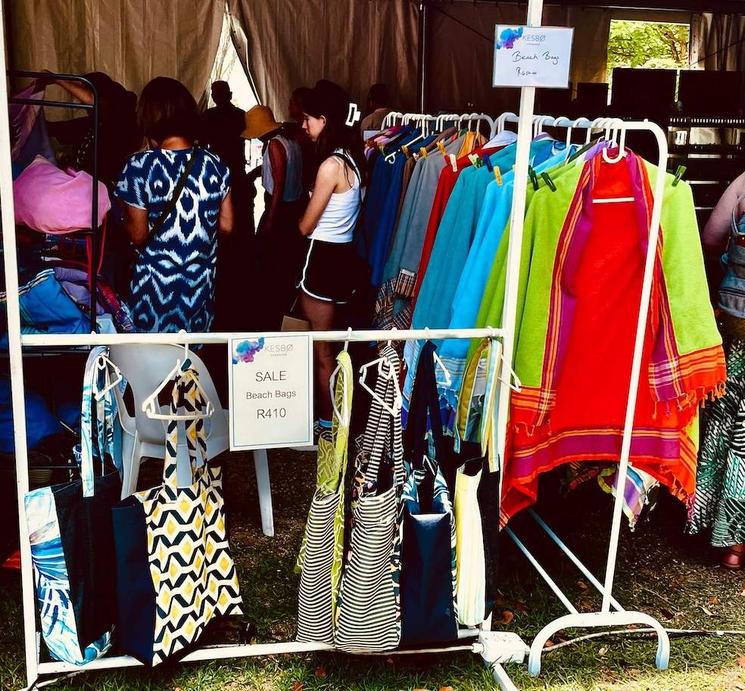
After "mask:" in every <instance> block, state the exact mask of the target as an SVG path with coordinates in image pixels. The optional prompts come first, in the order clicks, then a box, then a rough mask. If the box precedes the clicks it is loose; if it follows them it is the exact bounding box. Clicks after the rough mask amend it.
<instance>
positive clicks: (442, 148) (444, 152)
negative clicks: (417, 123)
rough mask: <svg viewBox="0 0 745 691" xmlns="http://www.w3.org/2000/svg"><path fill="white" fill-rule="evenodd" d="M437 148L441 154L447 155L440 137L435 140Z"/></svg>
mask: <svg viewBox="0 0 745 691" xmlns="http://www.w3.org/2000/svg"><path fill="white" fill-rule="evenodd" d="M437 149H438V150H439V152H440V153H441V154H442V155H443V156H447V152H446V151H445V145H444V144H443V143H442V139H438V140H437Z"/></svg>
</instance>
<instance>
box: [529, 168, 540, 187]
mask: <svg viewBox="0 0 745 691" xmlns="http://www.w3.org/2000/svg"><path fill="white" fill-rule="evenodd" d="M528 175H529V176H530V181H531V182H532V183H533V189H534V190H537V189H538V175H536V172H535V170H534V169H533V166H528Z"/></svg>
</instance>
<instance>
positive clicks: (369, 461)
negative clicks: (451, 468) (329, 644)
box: [336, 346, 404, 652]
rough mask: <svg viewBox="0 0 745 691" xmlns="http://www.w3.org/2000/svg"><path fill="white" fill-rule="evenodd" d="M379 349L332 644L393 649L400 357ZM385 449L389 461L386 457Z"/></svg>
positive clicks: (400, 473)
mask: <svg viewBox="0 0 745 691" xmlns="http://www.w3.org/2000/svg"><path fill="white" fill-rule="evenodd" d="M381 355H382V360H381V363H380V369H379V375H378V379H377V382H376V386H375V392H376V395H375V396H374V397H373V405H372V408H371V411H370V419H369V420H368V426H367V428H366V431H365V443H364V445H363V451H362V452H361V453H362V458H358V459H357V463H358V467H359V468H360V469H361V470H360V472H359V473H358V475H357V477H356V478H355V487H356V488H357V496H356V497H355V498H354V499H353V503H352V507H353V508H352V519H353V521H352V530H351V538H350V545H349V552H348V553H347V555H346V559H345V564H344V569H343V572H342V577H341V584H340V587H339V602H338V609H337V631H336V645H337V647H338V648H340V649H342V650H347V651H350V652H352V651H355V650H358V651H359V650H363V651H385V650H392V649H394V648H395V647H396V646H398V644H399V642H400V640H401V601H400V594H399V579H400V575H401V490H402V487H403V482H404V469H403V445H402V440H401V413H400V401H397V400H396V395H395V393H394V392H395V387H396V385H397V381H398V376H399V358H398V355H397V354H396V351H395V350H393V348H391V347H390V346H386V347H385V348H383V351H382V353H381ZM381 401H382V402H384V403H385V408H384V407H383V406H382V405H381ZM387 409H390V410H391V411H393V412H394V413H395V414H393V415H392V414H391V413H390V412H388V410H387ZM371 431H372V434H371ZM387 451H389V454H388V455H389V456H390V461H389V459H388V458H384V456H385V455H386V452H387Z"/></svg>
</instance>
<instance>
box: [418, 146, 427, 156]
mask: <svg viewBox="0 0 745 691" xmlns="http://www.w3.org/2000/svg"><path fill="white" fill-rule="evenodd" d="M419 155H420V156H422V157H423V158H427V147H426V146H420V147H419Z"/></svg>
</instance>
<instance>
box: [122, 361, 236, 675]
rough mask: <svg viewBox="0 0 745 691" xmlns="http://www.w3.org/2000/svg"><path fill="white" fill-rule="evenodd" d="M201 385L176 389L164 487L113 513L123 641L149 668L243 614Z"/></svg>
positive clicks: (184, 376) (188, 379)
mask: <svg viewBox="0 0 745 691" xmlns="http://www.w3.org/2000/svg"><path fill="white" fill-rule="evenodd" d="M197 377H198V375H197V373H196V371H194V370H191V369H189V370H186V371H182V372H180V373H179V375H178V376H177V379H176V381H175V384H174V387H173V393H172V397H171V416H172V417H171V419H170V420H169V421H168V429H167V438H166V453H165V461H164V464H163V483H162V484H161V485H158V486H157V487H154V488H152V489H149V490H144V491H142V492H137V493H136V494H133V495H132V496H131V497H128V498H127V499H125V500H124V501H123V502H122V503H121V504H119V505H118V506H116V507H115V508H114V510H113V520H114V532H115V547H116V576H117V593H116V599H117V605H118V617H117V628H116V635H117V638H116V641H117V645H118V646H119V647H120V648H121V649H122V650H123V651H124V652H125V653H128V654H130V655H132V656H133V657H135V658H137V659H138V660H140V662H142V663H143V664H148V665H157V664H159V663H161V662H163V661H164V660H165V659H166V658H168V657H169V656H171V655H173V654H174V653H177V652H178V651H180V650H182V649H183V648H185V647H186V646H188V645H190V644H192V643H194V642H195V641H196V640H197V639H198V638H199V636H200V634H201V633H202V632H203V631H204V629H205V627H206V626H207V624H208V623H209V621H210V620H211V619H212V618H213V617H215V616H218V615H229V614H240V613H241V607H240V605H241V597H240V593H239V590H238V578H237V575H236V570H235V564H234V563H233V558H232V556H231V554H230V547H229V545H228V541H227V537H226V533H225V511H224V506H223V494H222V471H221V468H220V467H213V466H210V465H208V464H207V462H206V450H207V442H206V435H205V430H204V420H203V419H202V418H200V417H198V416H199V415H200V414H201V413H202V411H204V410H205V408H206V405H205V401H204V399H203V397H202V394H201V392H200V390H199V388H198V386H197V381H198V379H197ZM180 411H181V412H180ZM177 416H178V418H180V419H181V420H182V421H184V426H185V432H186V441H187V448H188V453H189V462H190V465H191V470H192V483H191V484H190V485H188V486H186V487H179V486H178V483H177V475H176V465H177V464H176V457H177V449H178V437H179V419H177ZM197 454H199V455H200V456H201V460H202V463H201V465H199V466H198V467H197Z"/></svg>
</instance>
